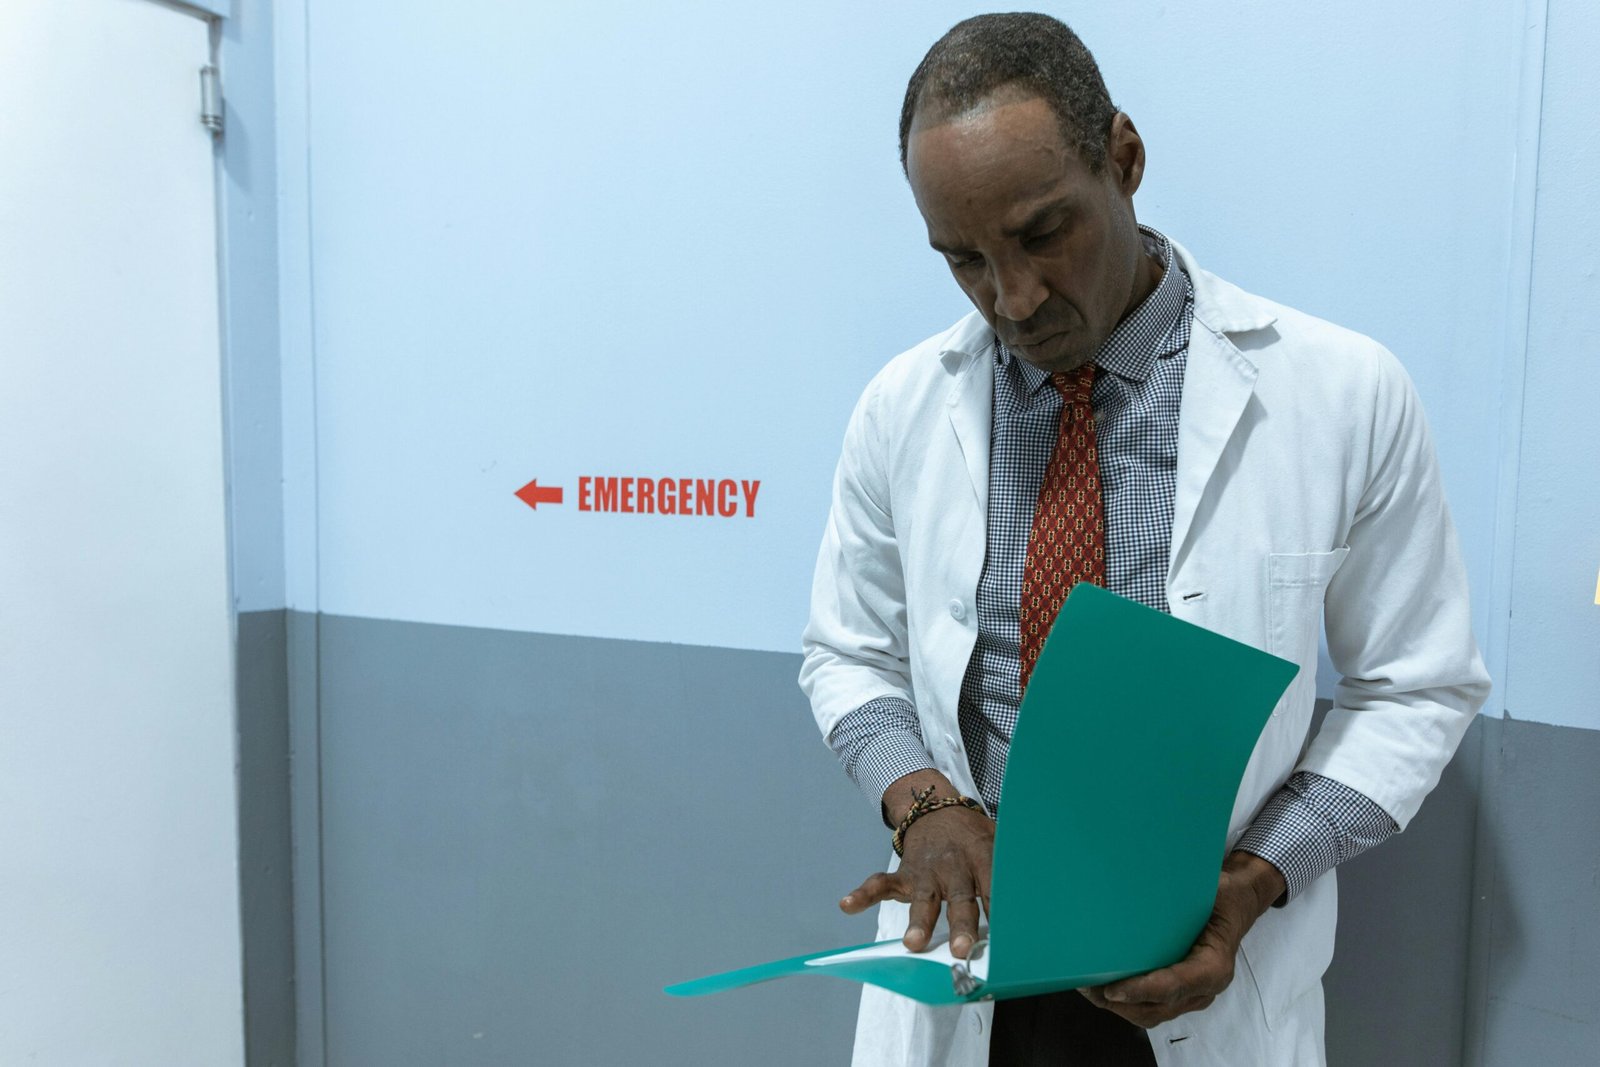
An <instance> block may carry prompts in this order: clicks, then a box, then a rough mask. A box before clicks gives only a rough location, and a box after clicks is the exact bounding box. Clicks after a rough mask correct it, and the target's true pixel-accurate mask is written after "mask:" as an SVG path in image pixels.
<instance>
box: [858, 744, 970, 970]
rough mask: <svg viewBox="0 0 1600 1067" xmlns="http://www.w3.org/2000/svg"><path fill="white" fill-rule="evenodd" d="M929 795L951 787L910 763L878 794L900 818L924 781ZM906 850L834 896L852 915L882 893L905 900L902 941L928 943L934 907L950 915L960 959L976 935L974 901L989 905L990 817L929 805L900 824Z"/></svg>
mask: <svg viewBox="0 0 1600 1067" xmlns="http://www.w3.org/2000/svg"><path fill="white" fill-rule="evenodd" d="M930 785H931V786H933V787H934V792H933V795H934V796H935V797H953V796H956V795H957V790H956V788H955V787H954V786H952V785H951V784H950V781H949V779H947V778H946V777H945V776H944V775H942V774H940V773H939V772H938V771H934V770H927V771H916V772H914V773H912V774H908V775H906V776H905V777H903V778H900V779H898V780H896V781H895V782H894V784H893V785H891V786H889V788H888V789H887V790H885V791H884V794H883V806H884V810H885V811H886V812H887V813H888V815H889V817H890V819H892V820H894V821H895V822H896V823H898V822H899V819H900V817H901V816H903V815H904V814H905V813H906V812H907V811H908V810H910V808H911V805H912V803H913V801H914V800H915V799H916V794H917V793H918V792H919V791H921V790H924V789H926V788H927V787H928V786H930ZM902 844H903V847H904V849H905V855H904V856H902V857H901V859H900V868H899V869H898V870H896V871H895V872H894V873H892V874H890V873H887V872H880V873H878V874H875V875H873V876H872V877H870V878H868V879H867V880H866V881H865V882H862V883H861V885H860V886H858V887H857V888H855V889H853V890H851V891H850V892H849V893H847V894H846V895H845V898H844V899H843V900H841V901H839V907H840V909H842V910H843V911H845V912H847V913H848V914H851V915H855V914H858V913H860V912H863V911H865V910H866V909H868V908H870V907H872V906H873V905H874V904H878V903H880V902H882V901H885V900H898V901H901V902H903V903H908V904H910V905H911V921H910V925H909V926H907V927H906V936H905V938H904V939H903V940H904V942H905V946H906V948H908V949H910V950H911V951H912V952H921V951H923V950H924V949H926V948H927V947H928V941H929V939H930V938H932V936H933V930H934V927H935V926H937V925H938V923H939V911H940V908H941V907H943V908H946V909H947V911H948V916H949V921H950V952H951V954H952V955H954V956H955V957H956V958H958V959H966V957H967V953H968V952H970V951H971V950H972V945H973V943H974V942H975V941H977V939H978V920H979V906H980V904H981V906H982V909H983V911H985V912H987V911H988V910H989V872H990V867H991V866H992V863H993V860H994V820H992V819H990V818H989V817H988V816H986V815H984V814H982V813H981V812H976V811H973V810H972V809H971V808H964V807H956V806H951V807H948V808H940V809H939V810H938V811H933V812H929V813H928V814H927V815H924V816H922V818H920V819H918V820H917V821H916V822H914V823H912V824H911V828H910V829H908V830H907V831H906V834H905V840H904V841H903V842H902Z"/></svg>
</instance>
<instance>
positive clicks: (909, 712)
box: [828, 697, 934, 825]
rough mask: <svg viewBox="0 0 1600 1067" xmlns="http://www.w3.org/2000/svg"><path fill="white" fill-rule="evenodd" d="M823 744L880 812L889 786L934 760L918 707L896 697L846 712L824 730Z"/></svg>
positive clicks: (922, 768) (886, 821)
mask: <svg viewBox="0 0 1600 1067" xmlns="http://www.w3.org/2000/svg"><path fill="white" fill-rule="evenodd" d="M828 745H829V746H830V747H831V748H832V749H833V751H834V755H836V756H838V757H839V762H840V763H841V764H843V765H844V770H845V773H846V774H848V775H849V776H850V778H851V780H852V781H854V782H855V783H856V786H857V788H859V789H860V790H861V791H862V792H863V793H865V794H866V796H867V799H868V800H870V801H871V802H872V806H873V807H874V808H876V809H877V810H878V811H879V813H880V815H881V814H882V813H883V794H884V791H885V790H887V789H888V788H889V786H890V785H892V784H893V783H894V782H895V781H896V780H898V779H900V778H904V777H905V776H906V775H908V774H910V773H912V772H913V771H925V770H928V769H929V768H931V767H932V766H933V765H934V764H933V757H932V756H930V755H928V747H927V745H925V744H923V741H922V726H921V724H919V723H918V722H917V709H916V708H914V707H912V706H911V702H910V701H909V700H904V699H902V698H900V697H879V698H878V699H877V700H869V701H867V702H866V703H865V704H863V705H861V706H860V707H859V708H857V709H855V710H854V711H852V712H848V713H846V714H845V716H844V717H843V718H841V719H840V720H839V721H838V723H836V724H835V725H834V727H833V730H832V731H831V732H830V733H829V734H828ZM884 821H885V825H887V824H888V820H887V819H885V820H884Z"/></svg>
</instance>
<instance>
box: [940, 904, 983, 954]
mask: <svg viewBox="0 0 1600 1067" xmlns="http://www.w3.org/2000/svg"><path fill="white" fill-rule="evenodd" d="M945 906H946V912H945V914H946V915H947V916H948V917H949V919H950V954H951V955H952V956H954V957H955V958H956V959H958V960H964V959H966V958H967V953H969V952H971V951H972V946H973V943H974V942H976V941H977V940H978V898H977V897H974V896H967V897H964V898H960V899H958V898H957V897H955V896H954V895H952V896H951V897H950V898H949V899H948V900H947V901H946V902H945Z"/></svg>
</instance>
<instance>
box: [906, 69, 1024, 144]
mask: <svg viewBox="0 0 1600 1067" xmlns="http://www.w3.org/2000/svg"><path fill="white" fill-rule="evenodd" d="M1018 104H1021V105H1027V106H1028V107H1038V108H1043V109H1044V110H1045V111H1049V112H1050V114H1051V115H1052V116H1053V115H1054V111H1051V109H1050V104H1049V102H1048V101H1047V100H1045V98H1044V97H1043V96H1042V95H1040V94H1039V93H1038V92H1037V91H1035V90H1033V89H1030V88H1028V87H1027V86H1025V85H1022V84H1021V83H1019V82H1008V83H1007V84H1005V85H1001V86H998V87H997V88H995V89H993V90H991V91H990V92H988V93H985V94H984V95H983V96H981V97H979V98H977V99H976V100H954V99H951V98H950V97H947V96H945V95H944V94H942V93H938V92H926V91H925V92H924V93H923V94H922V95H921V96H919V97H917V106H916V109H915V111H914V112H913V114H912V118H911V130H910V133H911V135H912V136H915V135H916V133H917V131H919V130H922V129H926V128H928V127H932V126H941V125H944V124H946V123H950V122H958V121H962V120H968V119H973V118H978V117H982V116H985V115H990V114H992V113H993V112H995V111H996V110H998V109H1000V108H1005V107H1011V106H1014V105H1018Z"/></svg>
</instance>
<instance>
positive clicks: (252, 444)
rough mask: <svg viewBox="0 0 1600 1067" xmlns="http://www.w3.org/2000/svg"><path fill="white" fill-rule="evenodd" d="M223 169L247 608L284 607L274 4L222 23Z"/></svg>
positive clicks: (236, 561) (233, 422)
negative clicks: (273, 39)
mask: <svg viewBox="0 0 1600 1067" xmlns="http://www.w3.org/2000/svg"><path fill="white" fill-rule="evenodd" d="M218 29H219V31H220V34H219V37H218V39H217V44H218V48H217V52H218V67H219V69H220V70H221V72H222V84H223V97H224V100H225V106H224V110H223V125H224V129H225V131H226V132H225V134H224V136H223V138H222V141H221V143H220V152H221V166H220V167H219V168H218V178H217V190H218V212H219V217H220V219H221V226H220V232H221V250H220V255H221V257H222V268H223V270H222V276H223V279H224V283H223V287H222V308H223V341H224V345H223V351H224V354H225V356H224V359H225V369H226V389H227V398H226V399H227V419H228V496H229V510H230V517H231V524H232V529H231V544H230V549H231V552H232V557H233V595H234V601H235V603H236V605H237V607H238V610H240V611H262V610H269V609H272V608H281V607H283V606H284V602H285V601H284V588H283V573H284V571H283V533H284V523H283V487H282V482H283V413H282V406H281V402H280V393H281V389H280V375H281V354H282V350H281V346H280V337H279V331H278V326H279V314H280V304H279V299H278V210H277V200H278V197H277V176H278V157H277V121H276V107H275V101H274V95H275V81H274V56H273V49H272V8H271V5H270V3H269V2H268V0H241V2H240V3H238V4H236V5H233V10H232V14H231V17H229V18H226V19H223V20H221V21H220V22H219V23H218Z"/></svg>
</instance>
